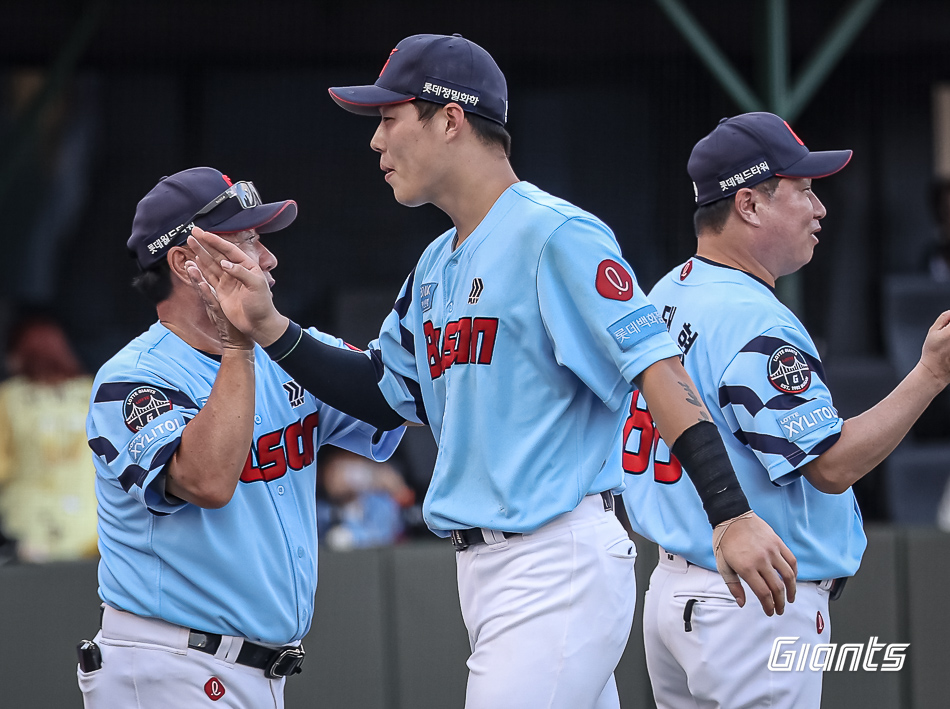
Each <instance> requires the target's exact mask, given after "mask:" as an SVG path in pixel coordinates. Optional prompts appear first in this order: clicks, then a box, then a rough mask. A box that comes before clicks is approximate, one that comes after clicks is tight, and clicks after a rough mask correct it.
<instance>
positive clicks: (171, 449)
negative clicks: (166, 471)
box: [148, 436, 181, 470]
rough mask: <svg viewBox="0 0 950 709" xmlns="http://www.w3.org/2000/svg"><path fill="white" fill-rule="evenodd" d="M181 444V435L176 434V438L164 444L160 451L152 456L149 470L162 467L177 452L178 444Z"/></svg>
mask: <svg viewBox="0 0 950 709" xmlns="http://www.w3.org/2000/svg"><path fill="white" fill-rule="evenodd" d="M180 445H181V436H176V437H175V439H174V440H171V441H169V442H168V443H166V444H165V445H164V446H162V447H161V448H159V449H158V452H157V453H156V454H155V456H154V457H153V458H152V464H151V465H149V466H148V469H149V470H155V468H161V467H162V466H164V465H165V463H167V462H168V461H169V460H171V457H172V456H173V455H174V454H175V451H176V450H178V446H180Z"/></svg>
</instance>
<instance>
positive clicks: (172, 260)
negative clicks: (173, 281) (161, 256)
mask: <svg viewBox="0 0 950 709" xmlns="http://www.w3.org/2000/svg"><path fill="white" fill-rule="evenodd" d="M165 258H167V259H168V267H169V268H170V269H171V272H172V277H173V278H177V279H178V280H180V281H182V282H183V283H185V284H187V285H189V286H190V285H191V278H189V277H188V269H187V268H186V267H185V263H186V262H187V261H194V260H195V254H194V252H193V251H192V250H191V248H190V247H189V246H187V245H185V246H173V247H171V248H170V249H169V250H168V254H166V256H165Z"/></svg>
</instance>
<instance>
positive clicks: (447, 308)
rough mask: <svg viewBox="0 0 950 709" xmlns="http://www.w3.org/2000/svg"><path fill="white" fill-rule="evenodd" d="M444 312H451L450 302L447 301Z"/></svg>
mask: <svg viewBox="0 0 950 709" xmlns="http://www.w3.org/2000/svg"><path fill="white" fill-rule="evenodd" d="M445 312H447V313H451V312H452V304H451V303H449V304H448V305H446V306H445Z"/></svg>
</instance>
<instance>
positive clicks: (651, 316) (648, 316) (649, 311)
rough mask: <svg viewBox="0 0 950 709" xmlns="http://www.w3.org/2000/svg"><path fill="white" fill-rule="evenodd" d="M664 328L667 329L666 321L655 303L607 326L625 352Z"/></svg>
mask: <svg viewBox="0 0 950 709" xmlns="http://www.w3.org/2000/svg"><path fill="white" fill-rule="evenodd" d="M664 330H666V323H664V322H663V319H662V318H661V317H660V314H659V313H658V312H657V311H656V308H655V307H654V306H653V305H645V306H643V307H642V308H640V309H639V310H635V311H633V312H632V313H630V314H629V315H627V316H626V317H623V318H620V320H618V321H617V322H615V323H614V324H613V325H611V326H610V327H608V328H607V331H608V332H609V333H610V335H611V336H612V337H613V338H614V340H615V341H616V342H617V344H618V345H620V349H622V350H623V351H624V352H626V351H627V350H629V349H630V348H631V347H633V346H634V345H635V344H637V343H638V342H640V341H641V340H645V339H646V338H648V337H650V336H651V335H655V334H657V333H658V332H663V331H664Z"/></svg>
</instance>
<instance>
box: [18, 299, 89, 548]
mask: <svg viewBox="0 0 950 709" xmlns="http://www.w3.org/2000/svg"><path fill="white" fill-rule="evenodd" d="M7 369H8V371H9V372H10V373H11V375H12V376H11V377H10V378H9V379H7V380H6V381H4V382H3V383H2V384H0V524H2V528H3V534H4V535H5V536H7V537H10V538H13V539H15V540H16V541H17V556H18V558H19V559H20V560H22V561H29V562H42V561H54V560H61V559H76V558H82V557H92V556H95V554H96V494H95V483H94V481H95V469H94V468H93V465H92V456H91V454H90V452H89V448H88V446H87V444H86V430H85V421H86V412H87V411H88V409H89V395H90V392H91V391H92V377H90V376H88V375H86V374H85V373H84V372H83V371H82V366H81V365H80V363H79V360H78V359H77V358H76V355H75V354H74V352H73V349H72V347H71V346H70V344H69V341H68V340H67V338H66V334H65V333H64V332H63V330H62V328H61V327H60V326H59V324H58V323H57V322H56V321H55V320H54V319H52V318H50V317H48V316H45V315H28V316H26V317H24V318H22V319H21V320H20V321H19V322H18V323H16V324H15V325H14V327H13V329H12V330H11V332H10V335H9V339H8V345H7Z"/></svg>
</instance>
